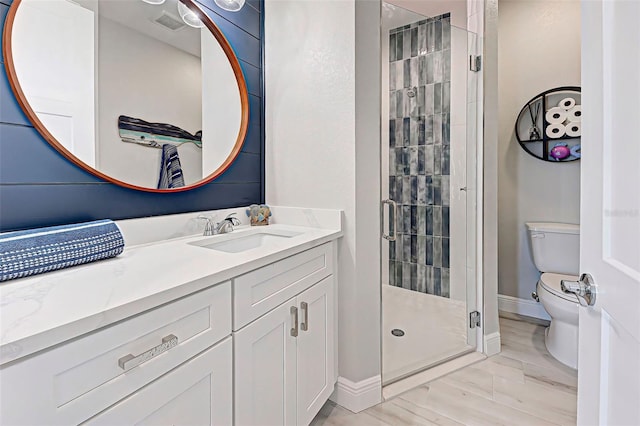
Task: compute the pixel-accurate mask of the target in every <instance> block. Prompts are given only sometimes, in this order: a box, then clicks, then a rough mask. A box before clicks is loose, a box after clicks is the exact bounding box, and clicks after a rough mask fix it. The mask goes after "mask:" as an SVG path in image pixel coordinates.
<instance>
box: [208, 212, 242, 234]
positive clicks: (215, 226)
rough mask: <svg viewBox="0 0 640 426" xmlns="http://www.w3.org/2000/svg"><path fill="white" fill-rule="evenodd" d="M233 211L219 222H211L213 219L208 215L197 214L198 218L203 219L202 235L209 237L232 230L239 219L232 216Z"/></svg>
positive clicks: (238, 222) (238, 223)
mask: <svg viewBox="0 0 640 426" xmlns="http://www.w3.org/2000/svg"><path fill="white" fill-rule="evenodd" d="M234 215H235V213H230V214H228V215H227V217H225V218H224V219H223V220H222V221H220V222H216V223H214V222H213V219H212V218H211V217H209V216H198V219H202V220H205V221H206V223H205V225H204V232H203V233H202V235H203V236H205V237H209V236H211V235H218V234H226V233H229V232H231V231H233V227H234V226H238V225H240V220H239V219H238V218H237V217H234Z"/></svg>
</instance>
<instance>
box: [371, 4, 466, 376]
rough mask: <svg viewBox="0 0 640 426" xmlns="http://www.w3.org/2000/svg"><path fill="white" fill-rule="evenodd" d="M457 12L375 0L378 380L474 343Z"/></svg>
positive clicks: (462, 48)
mask: <svg viewBox="0 0 640 426" xmlns="http://www.w3.org/2000/svg"><path fill="white" fill-rule="evenodd" d="M455 13H464V14H465V18H464V19H465V22H466V9H465V10H463V11H460V12H459V11H456V10H452V11H450V12H443V13H439V14H438V15H435V16H431V17H427V16H424V15H420V14H417V13H415V12H412V11H408V10H406V9H402V8H399V7H397V6H393V5H391V4H387V3H383V4H382V21H381V22H382V41H381V42H382V62H383V63H382V73H381V74H382V82H381V85H382V92H383V96H382V99H383V101H382V117H383V120H382V122H383V123H386V124H388V125H386V124H385V125H384V126H383V130H382V138H381V140H382V150H381V152H382V161H381V163H382V176H381V177H382V185H381V187H382V194H381V195H382V197H381V198H382V199H383V200H384V199H389V200H391V201H392V202H394V203H395V204H396V205H397V208H396V209H395V211H397V215H395V217H394V214H393V211H394V209H388V208H386V207H385V208H384V209H383V210H384V211H383V217H384V218H385V220H386V221H387V222H390V223H386V224H385V230H388V232H391V234H395V241H389V240H387V239H384V240H383V244H382V259H383V271H382V277H383V279H382V310H383V315H382V317H383V324H382V330H383V337H382V341H383V354H382V359H383V384H388V383H391V382H393V381H396V380H399V379H401V378H404V377H406V376H408V375H411V374H413V373H415V372H417V371H420V370H423V369H426V368H429V367H431V366H434V365H437V364H440V363H442V362H444V361H447V360H449V359H451V358H454V357H457V356H459V355H461V354H464V353H467V352H470V351H473V350H475V347H476V330H475V329H471V328H470V327H469V313H470V312H472V311H474V310H475V303H476V294H477V292H476V280H475V271H476V267H475V257H476V255H475V254H476V251H475V244H476V238H475V234H476V224H475V221H476V196H477V193H476V191H475V180H476V179H475V177H476V135H477V131H476V129H477V119H476V114H475V108H476V106H477V103H476V92H477V80H476V78H477V77H475V76H474V74H473V72H472V71H470V69H469V63H470V62H469V55H470V53H471V52H473V49H475V48H477V37H476V36H475V35H473V34H470V33H468V32H467V31H466V30H465V29H461V28H457V27H455V26H454V25H452V20H454V21H455V19H454V18H457V16H456V15H455ZM393 231H395V232H393ZM391 239H392V240H393V238H391Z"/></svg>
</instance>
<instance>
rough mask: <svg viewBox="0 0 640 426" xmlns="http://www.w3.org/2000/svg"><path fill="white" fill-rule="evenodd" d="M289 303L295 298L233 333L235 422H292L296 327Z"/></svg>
mask: <svg viewBox="0 0 640 426" xmlns="http://www.w3.org/2000/svg"><path fill="white" fill-rule="evenodd" d="M292 307H295V299H292V300H290V301H289V302H287V303H284V304H283V305H281V306H279V307H277V308H275V309H274V310H273V311H271V312H269V313H268V314H266V315H265V316H263V317H262V318H259V319H258V320H256V321H255V322H253V323H251V324H249V325H248V326H246V327H245V328H243V329H242V330H240V331H239V332H237V333H236V334H235V336H234V339H233V340H234V348H235V362H234V367H235V368H234V370H235V390H234V394H235V408H234V409H235V419H236V421H235V424H236V425H238V426H245V425H246V426H252V425H263V426H272V425H273V426H275V425H293V424H295V423H296V337H295V336H292V329H296V330H297V321H296V318H295V317H294V315H293V314H292V313H291V308H292ZM293 334H295V333H293Z"/></svg>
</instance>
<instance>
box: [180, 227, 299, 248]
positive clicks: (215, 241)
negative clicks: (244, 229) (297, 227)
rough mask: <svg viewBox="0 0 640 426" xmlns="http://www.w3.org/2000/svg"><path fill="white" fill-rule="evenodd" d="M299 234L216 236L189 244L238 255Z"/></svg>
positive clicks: (291, 232)
mask: <svg viewBox="0 0 640 426" xmlns="http://www.w3.org/2000/svg"><path fill="white" fill-rule="evenodd" d="M300 234H301V232H294V231H284V230H277V231H275V230H274V231H267V230H265V231H263V232H257V233H252V234H249V235H246V234H245V235H242V234H240V235H237V236H236V235H230V234H227V235H217V236H213V237H210V238H207V239H204V240H199V241H193V242H190V243H189V244H191V245H194V246H198V247H203V248H207V249H211V250H218V251H223V252H226V253H240V252H243V251H247V250H253V249H255V248H258V247H263V246H266V245H269V244H270V243H273V242H277V241H282V240H286V239H287V238H291V237H295V236H296V235H300Z"/></svg>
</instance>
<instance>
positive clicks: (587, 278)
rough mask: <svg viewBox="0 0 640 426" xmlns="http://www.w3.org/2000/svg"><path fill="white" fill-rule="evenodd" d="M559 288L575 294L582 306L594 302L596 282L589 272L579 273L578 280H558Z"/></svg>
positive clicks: (591, 304)
mask: <svg viewBox="0 0 640 426" xmlns="http://www.w3.org/2000/svg"><path fill="white" fill-rule="evenodd" d="M560 288H561V289H562V291H564V292H565V293H573V294H575V295H576V296H577V297H578V301H579V302H580V305H582V306H593V305H595V304H596V284H595V282H594V281H593V277H592V276H591V275H590V274H582V275H580V279H579V280H578V281H569V280H562V281H560Z"/></svg>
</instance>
